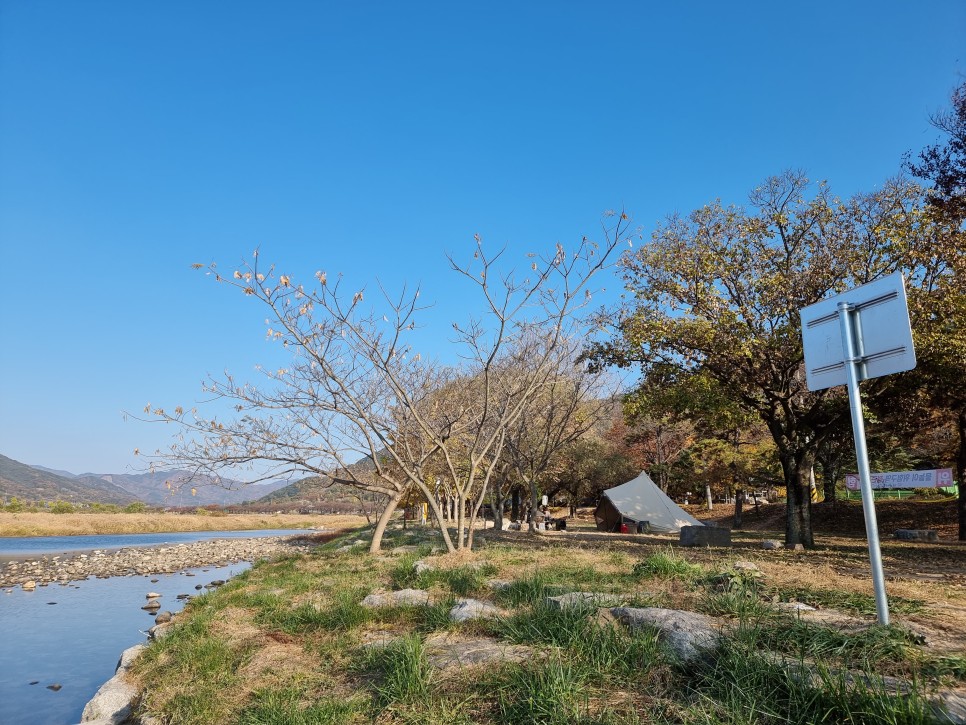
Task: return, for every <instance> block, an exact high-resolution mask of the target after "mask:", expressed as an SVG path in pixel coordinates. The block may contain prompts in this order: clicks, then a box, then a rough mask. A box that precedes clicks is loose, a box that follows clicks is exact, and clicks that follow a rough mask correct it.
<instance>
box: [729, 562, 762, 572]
mask: <svg viewBox="0 0 966 725" xmlns="http://www.w3.org/2000/svg"><path fill="white" fill-rule="evenodd" d="M731 568H732V569H734V570H735V571H741V572H760V571H761V569H760V568H759V567H758V565H757V564H755V563H754V562H751V561H743V560H742V561H736V562H735V563H734V564H732V565H731Z"/></svg>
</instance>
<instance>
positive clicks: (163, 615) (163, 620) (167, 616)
mask: <svg viewBox="0 0 966 725" xmlns="http://www.w3.org/2000/svg"><path fill="white" fill-rule="evenodd" d="M173 616H174V615H173V614H171V612H168V611H164V612H158V616H157V617H155V618H154V623H155V624H167V623H168V622H170V621H171V618H172V617H173Z"/></svg>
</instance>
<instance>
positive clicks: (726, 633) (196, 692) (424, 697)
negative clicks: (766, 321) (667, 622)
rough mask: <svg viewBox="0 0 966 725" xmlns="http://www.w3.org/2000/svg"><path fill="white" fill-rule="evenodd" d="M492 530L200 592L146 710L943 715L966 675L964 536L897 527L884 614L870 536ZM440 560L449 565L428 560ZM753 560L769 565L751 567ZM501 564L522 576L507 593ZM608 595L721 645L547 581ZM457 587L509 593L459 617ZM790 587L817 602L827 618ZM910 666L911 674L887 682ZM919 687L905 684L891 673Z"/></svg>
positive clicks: (274, 567) (903, 719)
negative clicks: (454, 611)
mask: <svg viewBox="0 0 966 725" xmlns="http://www.w3.org/2000/svg"><path fill="white" fill-rule="evenodd" d="M574 523H575V524H577V525H576V526H575V527H574V530H573V532H554V533H553V535H549V534H548V535H542V536H537V537H531V536H529V535H527V534H525V533H515V532H499V533H498V532H494V531H492V530H491V531H488V532H485V533H484V534H483V536H484V537H485V540H486V543H485V546H483V547H482V548H481V549H480V550H479V551H477V552H474V553H460V554H447V555H444V554H440V553H436V554H433V553H432V547H434V546H436V545H438V542H439V538H438V537H437V536H435V535H433V533H432V532H431V531H428V530H420V529H416V530H412V529H410V530H409V531H401V530H399V529H398V528H397V529H395V530H392V531H390V532H389V534H388V536H387V540H386V548H387V549H392V548H393V547H394V546H398V545H401V544H407V545H409V547H408V548H407V550H405V553H402V554H400V555H399V556H392V555H385V556H378V557H374V556H370V555H368V554H366V553H365V546H364V545H363V544H359V545H357V546H353V547H351V548H345V546H344V545H345V543H346V542H352V541H355V540H356V539H365V538H366V537H367V535H366V533H364V532H357V533H354V534H350V535H349V536H346V537H343V539H341V540H336V541H333V542H331V543H329V544H327V545H325V546H324V547H322V548H321V549H319V550H318V551H317V552H315V553H312V554H305V555H299V556H294V557H289V558H286V559H283V560H280V561H277V562H273V563H266V564H261V565H258V566H256V567H254V568H253V569H252V570H251V571H249V572H246V573H245V574H244V575H242V576H240V577H237V578H236V579H234V580H232V581H231V582H230V583H229V584H228V585H226V586H225V587H223V588H221V589H219V590H217V591H214V592H211V593H209V594H205V595H204V596H201V597H198V598H197V599H195V600H194V601H192V602H191V603H190V605H189V606H188V608H187V609H186V612H185V613H184V614H183V615H180V616H179V625H178V626H177V627H176V628H175V630H174V631H173V633H172V634H170V635H168V636H167V637H165V638H163V639H161V640H160V641H158V642H156V643H154V644H152V645H151V647H150V648H149V649H148V650H147V652H146V654H145V655H144V656H143V657H142V659H141V660H140V661H139V663H138V664H137V667H136V675H137V677H138V678H140V682H142V683H143V684H144V685H145V690H144V693H143V697H142V700H141V702H140V708H141V709H142V710H143V711H146V712H149V713H151V714H153V715H156V716H159V717H160V718H161V721H163V722H167V723H171V724H172V725H175V724H184V723H213V722H217V723H239V724H243V725H254V724H255V723H278V724H279V725H281V724H282V723H314V724H316V725H318V724H322V723H333V724H335V723H370V722H371V723H387V724H388V723H414V724H415V723H420V724H422V723H430V724H432V723H439V724H440V725H442V724H443V723H446V724H447V725H451V724H453V725H455V724H460V723H491V724H493V725H496V724H497V723H508V724H511V725H513V724H515V723H520V724H521V725H522V724H524V723H525V724H527V725H530V724H532V723H548V724H560V725H563V724H564V723H598V724H601V725H604V724H610V725H617V724H618V723H621V724H623V723H669V724H670V723H684V724H692V723H693V724H695V725H697V724H699V723H700V724H711V723H728V724H734V725H738V724H739V723H740V724H748V725H750V724H751V723H790V722H795V723H819V722H826V723H876V724H878V723H894V724H896V725H898V724H899V723H927V722H933V716H932V714H931V712H930V709H929V705H928V702H927V697H928V696H929V693H930V692H931V691H933V690H934V689H936V688H939V687H943V688H950V687H955V688H966V656H964V653H966V589H964V583H966V557H963V556H962V554H963V549H962V548H961V547H960V546H959V545H956V544H952V545H948V546H945V545H939V546H935V545H918V546H910V545H908V544H900V543H898V542H896V543H888V545H886V546H885V549H884V558H885V560H886V566H887V569H888V571H889V572H890V574H889V580H888V587H887V588H888V591H889V595H890V601H891V611H892V615H893V624H892V626H890V627H880V626H876V625H875V622H874V613H875V604H874V600H873V597H872V586H871V582H870V581H869V577H868V563H867V558H866V557H867V552H866V551H865V550H864V548H863V543H864V542H863V541H861V540H860V539H857V538H855V537H852V538H849V537H844V538H837V537H836V538H829V539H828V540H827V541H825V542H823V545H822V547H821V548H820V549H819V550H813V551H807V552H794V551H769V552H766V551H763V550H762V549H761V547H760V546H755V541H756V539H754V538H753V537H754V536H755V535H757V536H759V538H760V535H761V533H760V532H757V533H756V534H750V535H749V538H748V539H747V540H739V541H738V542H737V543H736V546H735V547H733V548H730V549H703V550H702V549H682V548H680V547H678V546H676V545H675V544H674V541H673V538H671V537H667V538H666V539H664V540H662V539H660V537H633V536H611V537H608V536H606V535H603V536H602V538H599V537H596V536H594V534H593V532H592V531H590V527H589V526H588V525H586V524H587V522H586V521H585V520H579V521H576V522H574ZM417 559H423V560H425V561H427V562H429V563H430V564H431V565H432V566H433V569H432V570H430V571H424V572H422V573H417V572H416V571H415V569H414V566H413V565H414V562H415V561H416V560H417ZM738 560H744V561H750V562H752V563H754V564H755V565H756V566H757V567H758V569H759V570H760V572H759V573H755V574H747V573H741V572H742V571H743V570H741V569H737V568H735V567H734V566H733V565H734V564H735V562H736V561H738ZM491 579H499V580H503V581H504V582H506V583H507V584H506V586H505V588H503V589H499V590H497V589H493V588H492V587H491V586H490V585H489V581H490V580H491ZM410 587H415V588H421V589H425V590H427V591H429V592H430V595H431V597H432V599H431V604H430V605H429V606H426V607H390V608H387V609H380V610H370V609H364V608H363V607H361V606H360V602H361V600H362V598H363V597H364V596H365V595H367V594H369V593H371V592H373V591H376V590H383V591H388V590H394V589H403V588H410ZM567 591H595V592H608V593H613V594H615V595H618V596H620V597H622V598H623V599H625V600H626V601H627V602H628V603H629V604H631V605H636V606H658V607H667V608H675V609H685V610H689V611H695V612H701V613H705V614H708V615H712V616H714V617H715V618H716V621H717V622H719V623H720V625H721V627H722V632H723V640H722V644H721V646H720V647H719V649H718V650H717V651H716V653H714V654H713V655H709V656H707V657H706V658H704V659H703V660H701V661H700V662H698V663H692V664H691V665H688V666H686V665H684V664H683V663H682V662H680V661H678V660H676V659H675V657H674V656H673V655H672V654H671V653H670V651H669V650H668V649H667V648H666V647H665V646H664V645H663V643H662V642H660V641H659V640H658V638H657V636H656V633H655V632H654V631H652V630H647V629H644V630H639V631H637V632H629V631H628V630H626V629H624V628H623V627H622V626H620V625H617V624H615V623H614V622H613V620H608V619H607V618H606V617H604V616H602V615H601V614H600V613H598V612H597V611H595V610H591V609H580V608H578V609H576V610H571V611H560V610H556V609H553V608H551V607H549V606H548V605H547V604H546V603H545V597H546V596H547V595H551V594H559V593H562V592H567ZM460 597H475V598H478V599H483V600H487V601H490V602H491V603H493V604H495V605H497V606H499V607H501V608H502V609H503V611H504V614H503V615H502V616H501V617H499V618H497V619H494V620H487V621H471V622H466V623H463V624H454V623H452V622H450V621H449V617H448V613H449V609H450V607H451V606H452V605H453V603H454V602H455V601H456V600H457V599H458V598H460ZM782 602H800V603H804V604H809V605H811V606H813V607H816V611H815V612H814V613H809V617H808V618H807V619H806V617H805V616H804V615H803V616H802V617H798V616H796V615H793V614H789V613H786V612H783V611H780V609H779V607H778V605H779V604H780V603H782ZM441 637H442V638H444V640H445V641H456V642H462V641H468V640H479V639H487V640H490V641H492V642H495V643H498V644H499V645H500V646H502V647H507V648H512V647H527V648H529V650H528V652H529V654H528V655H526V656H524V657H523V658H522V659H520V660H518V661H505V662H501V663H495V664H489V665H477V666H461V667H455V668H447V669H439V668H438V667H435V666H434V665H433V664H432V662H433V654H432V653H433V651H434V649H433V648H434V647H436V646H437V643H438V642H439V641H440V638H441ZM890 677H891V678H897V680H896V681H893V680H890V679H888V678H890ZM897 681H902V682H906V683H910V685H909V686H908V687H907V688H905V689H904V690H903V692H902V694H897V693H898V690H897V686H896V684H895V682H897Z"/></svg>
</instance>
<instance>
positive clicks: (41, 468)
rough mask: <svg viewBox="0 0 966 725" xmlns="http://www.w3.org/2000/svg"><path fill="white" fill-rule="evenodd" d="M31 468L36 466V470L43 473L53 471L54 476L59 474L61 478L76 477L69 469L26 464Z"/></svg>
mask: <svg viewBox="0 0 966 725" xmlns="http://www.w3.org/2000/svg"><path fill="white" fill-rule="evenodd" d="M26 465H29V466H30V467H31V468H36V469H37V470H38V471H44V472H45V473H53V474H54V475H55V476H60V477H61V478H78V475H77V474H76V473H71V472H70V471H61V470H59V469H57V468H47V466H35V465H33V464H26Z"/></svg>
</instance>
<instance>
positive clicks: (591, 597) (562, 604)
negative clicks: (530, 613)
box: [544, 592, 624, 609]
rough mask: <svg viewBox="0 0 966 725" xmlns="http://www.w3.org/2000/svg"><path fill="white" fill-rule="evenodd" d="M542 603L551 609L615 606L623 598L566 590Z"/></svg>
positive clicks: (614, 595) (615, 595)
mask: <svg viewBox="0 0 966 725" xmlns="http://www.w3.org/2000/svg"><path fill="white" fill-rule="evenodd" d="M544 603H545V604H546V605H547V606H548V607H550V608H552V609H575V608H583V609H595V608H597V607H617V606H620V605H621V604H623V603H624V600H623V599H622V598H621V597H620V596H618V595H617V594H606V593H602V592H568V593H567V594H561V595H560V596H556V597H547V598H546V599H545V600H544Z"/></svg>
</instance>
